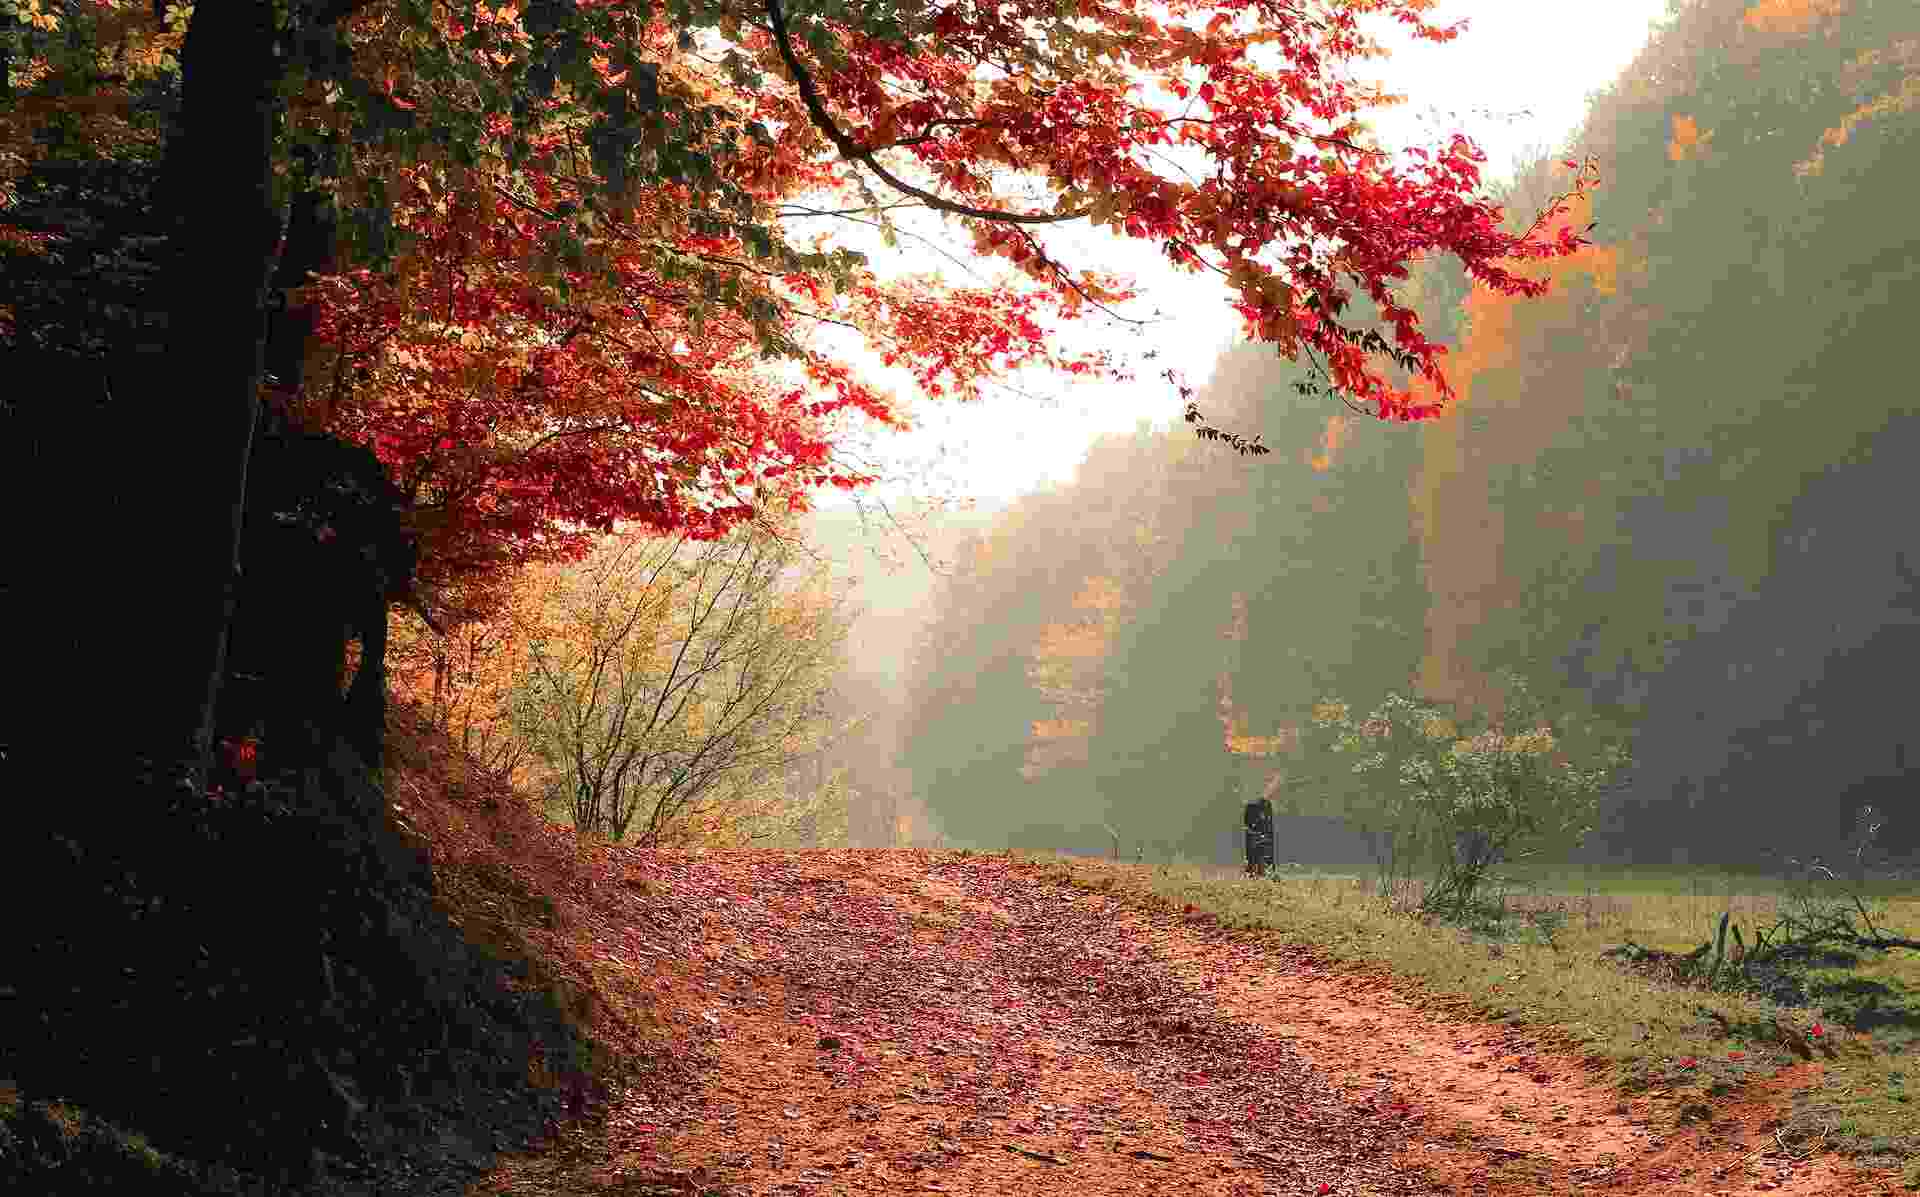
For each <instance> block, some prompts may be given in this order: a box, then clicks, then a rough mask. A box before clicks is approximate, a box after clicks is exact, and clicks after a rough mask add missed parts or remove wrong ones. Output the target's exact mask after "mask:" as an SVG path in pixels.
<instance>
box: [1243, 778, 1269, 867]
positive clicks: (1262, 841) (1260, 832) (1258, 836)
mask: <svg viewBox="0 0 1920 1197" xmlns="http://www.w3.org/2000/svg"><path fill="white" fill-rule="evenodd" d="M1246 817H1247V875H1248V876H1249V877H1259V876H1263V875H1264V874H1265V873H1266V872H1267V870H1269V869H1271V868H1273V803H1272V802H1271V801H1269V800H1268V799H1266V798H1265V797H1255V798H1249V799H1248V800H1247V811H1246Z"/></svg>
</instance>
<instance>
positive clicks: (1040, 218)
mask: <svg viewBox="0 0 1920 1197" xmlns="http://www.w3.org/2000/svg"><path fill="white" fill-rule="evenodd" d="M767 19H768V21H770V22H771V23H772V25H773V40H774V43H775V45H777V46H778V47H779V50H780V60H781V61H782V62H784V63H786V65H787V71H788V72H789V73H790V74H792V75H793V82H794V85H795V86H796V87H798V88H799V89H800V99H801V100H802V101H803V102H804V103H805V104H806V106H807V115H808V116H809V117H810V118H812V120H813V124H814V127H815V128H817V129H819V130H820V131H821V132H822V133H824V134H826V135H827V140H828V141H831V142H832V143H833V145H834V148H835V149H837V150H839V151H840V156H841V157H843V158H845V159H846V160H847V161H849V162H857V163H859V164H861V165H863V166H865V167H866V168H867V169H868V170H870V171H872V172H873V173H874V174H876V175H878V176H879V177H880V181H881V182H883V183H885V184H886V185H887V186H889V187H891V188H893V189H894V190H895V191H898V192H900V193H901V194H902V195H910V196H913V197H914V198H915V199H917V200H920V201H921V202H922V203H924V204H926V205H927V206H928V207H931V208H937V209H939V210H940V211H942V212H951V213H953V214H954V215H955V216H971V217H973V218H974V219H975V220H993V221H998V222H1000V223H1001V224H1060V223H1062V222H1064V221H1068V220H1078V219H1079V218H1080V217H1082V216H1085V215H1086V214H1087V213H1089V212H1091V211H1093V207H1092V205H1088V206H1087V207H1084V208H1081V209H1079V210H1077V211H1073V212H1059V213H1053V214H1043V213H1037V212H996V211H994V210H993V209H991V208H976V207H974V206H973V205H971V204H961V203H955V202H954V201H953V200H948V199H942V198H940V197H939V196H937V195H935V194H934V193H933V192H931V191H925V190H922V189H921V188H918V187H915V186H914V185H913V184H911V183H909V182H907V181H905V180H904V179H900V178H897V177H896V176H895V175H893V173H892V172H890V171H888V170H887V168H886V167H884V166H881V165H880V163H879V162H877V161H875V160H874V156H873V151H871V150H868V149H864V148H862V147H861V146H859V145H857V144H855V142H854V140H853V138H851V137H848V136H847V135H846V133H845V132H843V131H842V130H841V128H840V126H839V125H837V124H835V123H834V120H833V117H832V115H831V114H829V113H828V112H827V108H826V105H825V103H823V102H822V101H821V99H820V91H819V89H818V88H817V87H815V86H814V82H813V76H812V75H809V74H808V73H807V69H806V68H805V67H803V66H801V65H800V60H799V59H798V58H797V57H795V56H794V53H793V39H792V38H791V37H789V36H788V34H787V17H786V14H785V13H783V12H781V11H780V0H767Z"/></svg>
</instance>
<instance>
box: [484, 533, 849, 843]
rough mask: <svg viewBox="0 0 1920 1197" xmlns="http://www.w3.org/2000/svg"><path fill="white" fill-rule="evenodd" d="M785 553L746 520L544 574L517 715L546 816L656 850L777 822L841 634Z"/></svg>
mask: <svg viewBox="0 0 1920 1197" xmlns="http://www.w3.org/2000/svg"><path fill="white" fill-rule="evenodd" d="M795 559H796V553H795V550H794V548H793V546H792V545H791V543H790V542H788V541H785V540H783V539H782V538H781V537H780V536H779V535H778V534H776V533H774V532H771V531H769V530H767V529H765V528H764V527H760V526H752V527H749V528H745V529H741V530H739V531H736V532H734V533H733V534H731V535H729V536H728V537H725V538H722V539H717V540H706V541H696V540H693V539H691V538H689V537H688V536H685V535H682V536H678V537H671V538H655V537H647V536H643V535H636V534H630V535H627V536H623V537H618V538H615V539H612V540H609V541H608V542H607V543H606V544H604V545H603V546H602V547H600V548H599V549H597V550H596V551H595V552H594V553H592V554H591V555H589V556H588V557H587V558H586V559H585V560H584V561H582V562H580V563H578V564H577V565H572V566H558V567H548V568H549V569H551V570H554V571H557V573H558V575H559V576H558V577H556V578H555V580H554V584H553V585H552V587H551V588H550V589H549V591H548V600H547V609H546V611H545V612H544V613H543V615H544V624H543V626H542V627H540V628H539V629H529V632H530V633H531V635H532V636H534V637H535V638H534V639H532V640H530V642H529V643H528V645H527V664H526V668H525V670H524V672H523V674H522V675H521V677H520V678H519V679H518V681H517V683H516V686H515V690H514V693H513V696H512V699H511V705H512V711H513V714H512V718H513V722H514V725H515V728H516V731H517V732H518V734H519V735H520V736H521V737H523V738H524V739H525V740H526V742H527V743H529V744H530V745H531V746H532V749H533V751H534V753H535V754H536V755H537V756H538V757H539V758H540V761H541V763H542V764H543V765H544V767H545V768H544V770H543V772H544V782H545V785H546V787H547V791H548V800H549V802H550V804H551V805H553V806H555V807H557V808H560V809H563V810H564V811H566V813H567V815H568V816H569V818H570V821H571V823H572V825H573V826H574V827H575V828H576V829H578V830H579V831H580V832H581V833H582V834H585V835H602V836H605V837H607V838H609V839H612V840H616V841H619V840H624V839H626V838H628V836H629V834H630V833H631V834H633V835H635V836H637V837H638V839H639V840H640V842H642V843H649V844H651V843H656V842H659V841H660V840H662V839H663V838H668V839H674V838H689V837H691V838H700V837H701V835H702V834H711V833H712V832H714V831H716V830H717V829H718V828H719V827H720V825H721V824H722V823H729V824H740V823H749V824H752V825H753V826H752V827H751V828H749V829H748V830H746V831H744V832H743V833H742V834H744V835H745V836H746V837H747V838H752V832H753V830H762V831H766V830H770V829H775V828H779V827H783V826H784V825H783V824H781V823H780V819H781V816H782V810H781V801H780V800H781V799H782V798H784V797H785V788H784V786H783V784H782V783H783V782H784V781H785V776H784V775H785V774H786V772H787V770H788V768H789V767H790V766H791V765H792V764H793V763H794V762H795V761H796V760H797V759H798V758H801V757H804V756H808V755H810V754H811V753H812V752H814V751H815V750H816V749H817V748H818V747H819V743H820V740H821V739H822V738H823V737H824V736H825V735H826V734H827V732H828V730H829V727H828V725H829V723H830V720H829V718H828V716H827V714H826V712H825V710H824V703H825V696H826V694H827V692H828V691H829V689H830V688H831V686H832V684H833V680H834V677H835V675H836V673H837V671H838V669H839V666H840V662H841V652H842V642H843V640H844V637H845V623H844V620H843V618H842V616H841V614H840V612H839V603H838V600H837V598H836V597H835V595H834V593H833V592H832V590H831V589H830V588H829V587H828V586H827V584H826V579H825V578H824V577H823V576H822V575H821V574H820V573H819V572H818V571H813V572H811V573H805V574H801V575H800V576H794V575H795V574H796V572H797V571H796V568H795V567H796V560H795ZM822 788H823V789H824V787H822ZM831 797H832V795H830V794H824V793H823V794H815V795H809V798H810V799H813V800H815V801H814V802H813V806H816V807H817V806H818V805H819V801H820V800H826V799H830V798H831ZM806 813H810V814H813V815H816V816H817V814H818V813H819V812H818V811H817V810H814V809H812V807H810V808H809V810H808V812H806ZM795 817H797V815H796V816H795ZM816 821H817V819H816Z"/></svg>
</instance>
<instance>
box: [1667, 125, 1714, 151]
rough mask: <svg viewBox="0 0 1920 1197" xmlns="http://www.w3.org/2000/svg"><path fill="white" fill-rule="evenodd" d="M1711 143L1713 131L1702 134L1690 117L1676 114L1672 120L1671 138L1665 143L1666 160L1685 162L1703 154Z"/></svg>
mask: <svg viewBox="0 0 1920 1197" xmlns="http://www.w3.org/2000/svg"><path fill="white" fill-rule="evenodd" d="M1712 142H1713V130H1711V129H1709V130H1707V131H1706V132H1705V133H1702V132H1701V131H1700V126H1699V125H1697V124H1696V123H1695V122H1694V119H1693V118H1692V117H1690V116H1681V115H1679V114H1677V113H1676V114H1675V115H1674V118H1673V137H1672V138H1671V140H1669V141H1668V142H1667V158H1668V159H1669V160H1671V161H1674V162H1685V161H1686V160H1687V159H1689V158H1694V157H1697V156H1699V155H1701V154H1704V153H1705V152H1706V151H1707V149H1708V147H1709V146H1711V144H1712Z"/></svg>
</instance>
